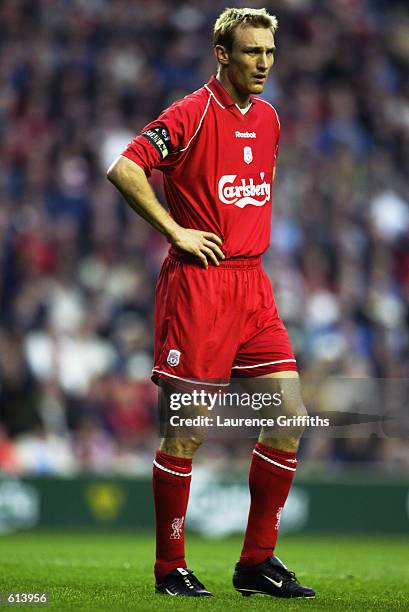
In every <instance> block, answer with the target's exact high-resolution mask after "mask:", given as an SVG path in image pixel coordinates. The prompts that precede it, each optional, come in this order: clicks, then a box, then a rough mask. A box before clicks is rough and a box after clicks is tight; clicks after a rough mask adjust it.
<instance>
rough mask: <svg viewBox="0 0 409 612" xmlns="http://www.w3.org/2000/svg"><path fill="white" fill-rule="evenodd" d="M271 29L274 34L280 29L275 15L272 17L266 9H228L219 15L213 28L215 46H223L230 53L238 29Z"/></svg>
mask: <svg viewBox="0 0 409 612" xmlns="http://www.w3.org/2000/svg"><path fill="white" fill-rule="evenodd" d="M248 26H250V27H253V28H269V29H270V30H271V32H272V33H273V34H274V33H275V31H276V30H277V28H278V21H277V17H276V16H275V15H270V13H268V12H267V11H266V9H264V8H262V9H252V8H226V9H224V11H223V13H221V15H219V17H218V18H217V20H216V23H215V24H214V28H213V44H214V46H216V45H222V46H223V47H225V48H226V49H227V50H228V51H231V50H232V47H233V40H234V31H235V30H236V29H237V28H238V27H243V28H246V27H248Z"/></svg>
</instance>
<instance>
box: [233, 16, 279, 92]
mask: <svg viewBox="0 0 409 612" xmlns="http://www.w3.org/2000/svg"><path fill="white" fill-rule="evenodd" d="M274 50H275V46H274V36H273V33H272V32H271V30H270V29H269V28H253V27H247V28H237V29H236V30H235V32H234V41H233V48H232V50H231V52H230V53H229V54H228V64H227V66H226V68H227V73H228V78H229V81H230V84H231V86H232V88H233V89H234V90H235V91H236V92H237V94H238V96H239V98H245V97H248V96H249V95H250V94H259V93H261V92H262V91H263V89H264V85H265V83H266V80H267V77H268V73H269V72H270V69H271V67H272V65H273V63H274Z"/></svg>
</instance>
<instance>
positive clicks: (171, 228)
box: [107, 155, 224, 268]
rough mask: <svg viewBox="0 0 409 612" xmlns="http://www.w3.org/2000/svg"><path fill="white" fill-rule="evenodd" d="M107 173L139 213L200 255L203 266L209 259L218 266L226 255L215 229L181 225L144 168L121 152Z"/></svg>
mask: <svg viewBox="0 0 409 612" xmlns="http://www.w3.org/2000/svg"><path fill="white" fill-rule="evenodd" d="M107 177H108V179H109V180H110V181H111V183H113V185H115V187H117V189H119V191H120V192H121V193H122V195H123V196H124V198H125V200H126V201H127V202H128V204H129V205H130V206H131V208H133V210H134V211H135V212H136V213H138V215H140V216H141V217H143V218H144V219H145V220H146V221H147V222H148V223H150V225H152V227H154V228H155V229H156V230H158V231H159V232H160V233H161V234H163V235H164V236H165V237H166V238H167V240H169V242H171V243H172V244H173V245H174V246H175V247H176V248H177V249H179V250H180V251H184V252H185V253H190V254H191V255H195V256H196V257H198V258H199V259H200V260H201V262H202V265H203V267H204V268H207V267H208V260H209V261H212V262H213V263H214V265H216V266H218V265H219V259H224V254H223V252H222V251H221V249H220V247H221V246H222V241H221V239H220V238H219V237H218V236H216V234H213V233H212V232H203V231H201V230H195V229H186V228H184V227H181V226H180V225H178V223H176V221H174V220H173V219H172V217H171V216H170V215H169V213H168V212H167V211H166V210H165V209H164V208H163V206H162V205H161V203H160V202H159V201H158V199H157V198H156V196H155V194H154V192H153V189H152V188H151V186H150V185H149V182H148V180H147V178H146V176H145V172H144V171H143V169H142V168H140V167H139V166H138V165H137V164H135V163H134V162H133V161H131V160H130V159H128V158H127V157H123V156H122V155H120V156H119V157H118V158H117V159H116V160H115V161H114V162H113V163H112V164H111V166H110V167H109V168H108V172H107Z"/></svg>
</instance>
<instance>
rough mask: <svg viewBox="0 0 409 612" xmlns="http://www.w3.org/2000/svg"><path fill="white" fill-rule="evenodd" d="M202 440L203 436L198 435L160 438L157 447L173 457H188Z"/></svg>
mask: <svg viewBox="0 0 409 612" xmlns="http://www.w3.org/2000/svg"><path fill="white" fill-rule="evenodd" d="M202 442H203V438H200V437H198V436H197V437H195V436H192V437H190V438H162V440H161V443H160V446H159V449H160V450H161V451H162V452H163V453H167V454H168V455H172V456H173V457H184V458H187V459H190V458H191V457H193V455H194V454H195V452H196V451H197V449H198V448H199V446H200V445H201V444H202Z"/></svg>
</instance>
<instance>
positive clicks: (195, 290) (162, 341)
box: [152, 255, 297, 385]
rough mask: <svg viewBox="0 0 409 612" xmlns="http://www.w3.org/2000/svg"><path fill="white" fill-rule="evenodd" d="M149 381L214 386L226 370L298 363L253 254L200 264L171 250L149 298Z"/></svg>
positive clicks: (245, 372) (257, 372) (239, 372)
mask: <svg viewBox="0 0 409 612" xmlns="http://www.w3.org/2000/svg"><path fill="white" fill-rule="evenodd" d="M154 364H155V365H154V367H153V370H152V380H153V381H154V382H156V383H157V382H158V379H159V378H163V379H167V380H168V381H169V382H172V379H173V382H175V383H176V381H177V380H180V381H185V382H198V381H200V382H201V383H202V384H214V385H219V384H221V383H227V382H228V381H229V380H230V378H231V377H239V376H245V377H250V376H251V377H252V376H261V375H263V374H269V373H272V372H283V371H287V370H297V366H296V361H295V359H294V354H293V351H292V349H291V344H290V340H289V337H288V333H287V330H286V328H285V326H284V324H283V322H282V321H281V319H280V317H279V314H278V312H277V307H276V304H275V301H274V296H273V291H272V287H271V283H270V281H269V279H268V277H267V275H266V273H265V272H264V270H263V268H262V267H261V262H260V258H259V257H255V258H248V259H236V260H227V261H221V262H220V267H216V266H213V265H211V264H210V265H209V268H208V269H207V270H205V269H204V268H202V267H201V266H200V265H199V264H198V263H196V261H191V260H189V259H186V258H184V257H183V256H181V257H180V258H179V257H175V256H173V255H169V256H168V257H167V258H166V260H165V261H164V264H163V266H162V270H161V272H160V275H159V278H158V282H157V285H156V298H155V358H154Z"/></svg>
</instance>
